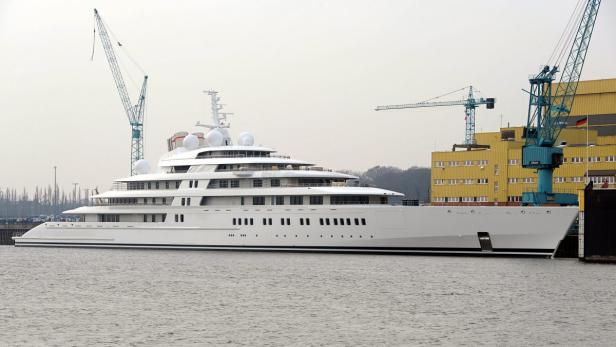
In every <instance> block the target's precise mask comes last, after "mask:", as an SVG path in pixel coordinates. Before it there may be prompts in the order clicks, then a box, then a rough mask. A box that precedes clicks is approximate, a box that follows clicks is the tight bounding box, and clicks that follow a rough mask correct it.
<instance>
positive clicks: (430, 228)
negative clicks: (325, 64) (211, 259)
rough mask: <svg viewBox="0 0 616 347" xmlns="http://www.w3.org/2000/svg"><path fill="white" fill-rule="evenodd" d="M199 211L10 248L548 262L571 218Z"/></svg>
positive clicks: (481, 211)
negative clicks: (178, 217)
mask: <svg viewBox="0 0 616 347" xmlns="http://www.w3.org/2000/svg"><path fill="white" fill-rule="evenodd" d="M204 207H205V206H204ZM204 207H190V208H185V207H182V208H180V207H178V208H172V209H167V210H166V212H167V213H168V215H167V218H166V222H158V223H149V222H143V223H142V222H139V223H109V222H105V223H103V222H73V223H70V222H47V223H44V224H41V225H39V226H37V227H36V228H33V229H32V230H30V231H28V232H27V233H26V234H24V235H23V236H21V237H16V238H14V239H15V246H18V247H19V246H39V247H41V246H42V247H104V248H146V249H187V250H250V251H295V252H338V253H392V254H462V255H464V254H466V255H488V256H489V255H509V256H511V255H519V256H542V257H549V256H551V255H553V253H554V252H555V250H556V249H557V247H558V245H559V243H560V241H561V240H562V239H563V238H564V237H565V235H566V233H567V231H568V230H569V228H570V226H571V224H572V223H573V221H574V220H575V218H576V216H577V212H578V210H577V208H574V207H477V206H473V207H466V206H449V207H444V206H422V207H408V206H374V205H366V206H361V205H359V206H358V205H354V206H350V205H349V206H345V205H340V206H319V205H317V206H313V205H302V206H301V207H300V206H271V207H270V206H259V208H257V206H249V207H250V208H248V207H247V206H237V207H228V208H217V209H208V208H204ZM127 210H130V209H127V208H124V209H123V211H124V213H134V212H135V211H134V210H130V211H127ZM117 213H122V212H120V209H118V212H117ZM175 214H178V215H184V218H185V222H175V218H174V216H175ZM234 220H235V221H234ZM240 220H241V222H240ZM240 223H241V225H240ZM270 223H271V224H270ZM364 224H365V225H364Z"/></svg>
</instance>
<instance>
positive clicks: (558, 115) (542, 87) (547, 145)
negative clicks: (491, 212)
mask: <svg viewBox="0 0 616 347" xmlns="http://www.w3.org/2000/svg"><path fill="white" fill-rule="evenodd" d="M600 5H601V0H588V1H587V2H586V5H585V7H584V9H583V12H582V14H581V16H580V21H579V25H578V27H577V31H576V33H575V36H574V40H573V43H572V45H571V48H570V51H569V55H568V56H567V61H566V63H565V67H564V69H563V73H562V74H561V78H560V83H559V84H558V86H557V87H556V91H554V92H553V89H552V82H553V81H554V76H555V75H556V73H557V72H558V67H557V66H552V67H550V66H544V67H543V69H542V70H541V71H540V72H539V73H538V74H537V75H535V76H533V77H531V78H530V79H529V82H530V86H531V90H530V99H529V103H528V118H527V123H526V130H525V134H524V135H525V137H526V141H525V144H524V147H522V166H523V167H524V168H529V169H536V170H537V173H538V179H537V191H536V192H524V193H523V194H522V204H524V205H543V204H546V203H554V204H561V205H566V204H575V203H577V196H576V195H575V194H563V193H554V192H553V191H552V179H553V173H554V169H556V168H558V167H559V166H560V165H561V164H562V162H563V150H562V148H559V147H554V144H555V143H556V140H557V138H558V135H559V134H560V132H561V131H562V129H563V128H565V127H566V121H567V119H568V118H569V115H570V113H571V107H572V105H573V100H574V98H575V94H576V91H577V86H578V83H579V80H580V76H581V73H582V68H583V67H584V61H585V59H586V53H587V52H588V46H589V44H590V38H591V37H592V32H593V29H594V25H595V21H596V18H597V13H598V11H599V6H600Z"/></svg>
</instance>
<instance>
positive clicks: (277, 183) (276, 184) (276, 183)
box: [271, 178, 280, 187]
mask: <svg viewBox="0 0 616 347" xmlns="http://www.w3.org/2000/svg"><path fill="white" fill-rule="evenodd" d="M271 186H272V187H280V179H278V178H272V181H271Z"/></svg>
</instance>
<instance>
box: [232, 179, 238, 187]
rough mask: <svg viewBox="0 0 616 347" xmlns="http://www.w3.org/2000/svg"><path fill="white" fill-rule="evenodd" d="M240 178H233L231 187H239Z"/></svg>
mask: <svg viewBox="0 0 616 347" xmlns="http://www.w3.org/2000/svg"><path fill="white" fill-rule="evenodd" d="M239 187H240V180H231V188H239Z"/></svg>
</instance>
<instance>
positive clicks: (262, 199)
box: [252, 196, 265, 205]
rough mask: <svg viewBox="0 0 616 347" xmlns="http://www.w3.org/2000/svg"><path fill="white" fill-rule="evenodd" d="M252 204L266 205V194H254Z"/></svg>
mask: <svg viewBox="0 0 616 347" xmlns="http://www.w3.org/2000/svg"><path fill="white" fill-rule="evenodd" d="M252 204H253V205H265V197H264V196H253V197H252Z"/></svg>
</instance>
